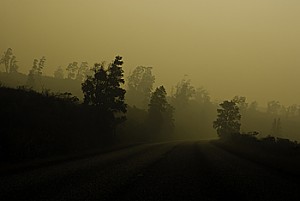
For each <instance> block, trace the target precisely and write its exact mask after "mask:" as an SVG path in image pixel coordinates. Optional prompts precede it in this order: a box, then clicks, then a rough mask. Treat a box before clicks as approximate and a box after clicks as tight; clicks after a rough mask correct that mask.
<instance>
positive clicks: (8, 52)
mask: <svg viewBox="0 0 300 201" xmlns="http://www.w3.org/2000/svg"><path fill="white" fill-rule="evenodd" d="M12 55H13V53H12V49H11V48H8V49H7V50H6V51H5V52H4V54H3V56H2V57H1V59H0V64H4V67H5V72H7V73H9V62H10V59H11V57H12Z"/></svg>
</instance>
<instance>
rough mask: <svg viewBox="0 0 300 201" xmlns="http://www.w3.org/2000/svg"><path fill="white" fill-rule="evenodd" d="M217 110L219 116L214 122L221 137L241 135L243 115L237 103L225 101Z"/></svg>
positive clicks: (214, 126)
mask: <svg viewBox="0 0 300 201" xmlns="http://www.w3.org/2000/svg"><path fill="white" fill-rule="evenodd" d="M220 106H221V108H220V109H217V112H218V116H217V119H216V120H215V121H214V122H213V128H214V129H216V130H217V133H218V135H219V137H221V138H223V137H228V136H230V135H231V134H236V133H240V128H241V123H240V121H241V114H240V111H239V107H238V106H237V103H236V102H234V101H224V102H223V103H221V104H220Z"/></svg>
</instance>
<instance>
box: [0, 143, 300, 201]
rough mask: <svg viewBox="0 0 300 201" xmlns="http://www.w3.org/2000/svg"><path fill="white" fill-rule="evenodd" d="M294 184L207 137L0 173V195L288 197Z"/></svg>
mask: <svg viewBox="0 0 300 201" xmlns="http://www.w3.org/2000/svg"><path fill="white" fill-rule="evenodd" d="M298 184H299V182H297V180H296V179H295V178H292V177H290V176H288V177H285V176H284V175H281V174H280V173H278V172H276V171H274V170H271V169H269V168H267V167H264V166H261V165H258V164H256V163H253V162H251V161H248V160H246V159H242V158H239V157H237V156H235V155H234V154H231V153H228V152H226V151H224V150H223V149H221V148H219V147H216V146H214V145H213V144H211V143H210V142H209V141H174V142H166V143H152V144H140V145H136V146H132V147H127V148H123V149H120V150H116V151H113V152H110V153H104V154H100V155H97V156H93V157H89V158H84V159H79V160H73V161H68V162H65V163H60V164H57V165H53V166H49V167H43V168H38V169H35V170H30V171H26V172H22V173H16V174H12V175H6V176H1V177H0V200H53V201H54V200H55V201H59V200H131V201H132V200H224V199H225V198H227V199H228V198H229V199H231V200H290V199H292V198H298V199H299V195H300V191H299V189H300V186H299V185H298Z"/></svg>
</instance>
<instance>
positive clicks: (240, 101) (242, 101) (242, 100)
mask: <svg viewBox="0 0 300 201" xmlns="http://www.w3.org/2000/svg"><path fill="white" fill-rule="evenodd" d="M232 101H233V102H235V103H236V105H237V106H238V107H239V109H240V112H241V113H242V114H243V113H245V112H246V110H247V109H248V103H247V102H246V97H244V96H235V97H233V99H232Z"/></svg>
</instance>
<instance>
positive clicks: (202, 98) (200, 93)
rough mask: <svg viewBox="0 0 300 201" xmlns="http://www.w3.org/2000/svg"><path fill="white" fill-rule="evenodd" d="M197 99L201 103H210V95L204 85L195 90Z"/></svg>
mask: <svg viewBox="0 0 300 201" xmlns="http://www.w3.org/2000/svg"><path fill="white" fill-rule="evenodd" d="M194 96H195V100H196V101H197V102H198V103H200V104H205V103H210V96H209V93H208V91H207V90H205V89H204V88H203V87H200V88H197V89H196V90H195V95H194Z"/></svg>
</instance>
